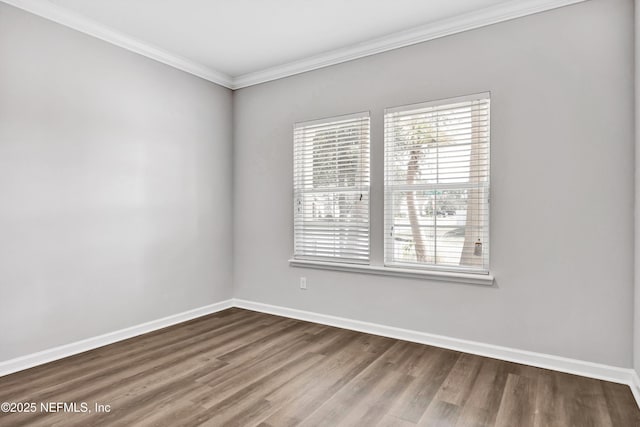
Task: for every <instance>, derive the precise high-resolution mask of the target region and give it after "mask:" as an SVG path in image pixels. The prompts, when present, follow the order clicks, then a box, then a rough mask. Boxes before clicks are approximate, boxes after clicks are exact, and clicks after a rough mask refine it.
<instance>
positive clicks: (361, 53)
mask: <svg viewBox="0 0 640 427" xmlns="http://www.w3.org/2000/svg"><path fill="white" fill-rule="evenodd" d="M0 1H2V2H4V3H7V4H10V5H12V6H15V7H17V8H20V9H23V10H26V11H27V12H30V13H33V14H35V15H38V16H41V17H43V18H45V19H49V20H51V21H54V22H57V23H59V24H62V25H64V26H67V27H69V28H73V29H74V30H77V31H80V32H82V33H85V34H89V35H91V36H93V37H96V38H98V39H101V40H104V41H106V42H109V43H112V44H114V45H116V46H120V47H122V48H124V49H127V50H130V51H132V52H135V53H138V54H140V55H143V56H146V57H148V58H151V59H155V60H156V61H159V62H162V63H163V64H167V65H169V66H171V67H174V68H177V69H179V70H182V71H185V72H187V73H190V74H193V75H196V76H198V77H202V78H203V79H205V80H208V81H210V82H213V83H216V84H219V85H221V86H225V87H227V88H230V89H240V88H243V87H247V86H253V85H256V84H260V83H264V82H268V81H272V80H277V79H281V78H283V77H288V76H292V75H295V74H300V73H304V72H307V71H312V70H316V69H319V68H324V67H328V66H330V65H335V64H340V63H342V62H347V61H351V60H354V59H358V58H362V57H365V56H369V55H375V54H378V53H382V52H386V51H389V50H393V49H398V48H401V47H405V46H410V45H413V44H417V43H422V42H425V41H429V40H434V39H437V38H440V37H445V36H449V35H452V34H457V33H461V32H464V31H468V30H473V29H476V28H480V27H484V26H487V25H493V24H497V23H499V22H504V21H508V20H511V19H515V18H520V17H523V16H527V15H532V14H534V13H539V12H544V11H547V10H551V9H556V8H559V7H563V6H568V5H571V4H575V3H581V2H583V1H587V0H520V1H517V2H515V1H514V2H505V3H502V4H498V5H496V6H493V7H488V8H484V9H480V10H477V11H474V12H470V13H466V14H462V15H459V16H455V17H452V18H448V19H442V20H439V21H434V22H431V23H429V24H426V25H423V26H420V27H416V28H412V29H408V30H405V31H400V32H397V33H393V34H389V35H387V36H384V37H379V38H376V39H373V40H369V41H367V42H363V43H359V44H356V45H352V46H347V47H344V48H341V49H336V50H332V51H329V52H325V53H323V54H320V55H315V56H311V57H307V58H304V59H301V60H298V61H293V62H290V63H287V64H284V65H279V66H276V67H270V68H266V69H263V70H258V71H255V72H252V73H247V74H243V75H240V76H235V77H232V76H229V75H227V74H225V73H222V72H220V71H217V70H214V69H213V68H211V67H208V66H205V65H203V64H200V63H198V62H196V61H192V60H190V59H186V58H184V57H182V56H180V55H176V54H174V53H171V52H169V51H166V50H164V49H161V48H159V47H157V46H153V45H151V44H149V43H146V42H143V41H141V40H138V39H135V38H133V37H130V36H128V35H126V34H124V33H121V32H119V31H116V30H114V29H112V28H110V27H107V26H105V25H102V24H100V23H98V22H96V21H94V20H92V19H89V18H86V17H84V16H82V15H80V14H77V13H75V12H72V11H71V10H69V9H67V8H64V7H61V6H58V5H55V4H53V3H51V2H49V1H45V0H0Z"/></svg>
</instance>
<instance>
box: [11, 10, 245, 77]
mask: <svg viewBox="0 0 640 427" xmlns="http://www.w3.org/2000/svg"><path fill="white" fill-rule="evenodd" d="M0 1H2V2H3V3H6V4H9V5H11V6H14V7H17V8H19V9H22V10H25V11H27V12H30V13H32V14H34V15H38V16H40V17H42V18H45V19H48V20H50V21H54V22H57V23H58V24H61V25H64V26H65V27H69V28H72V29H74V30H77V31H80V32H81V33H85V34H88V35H90V36H93V37H95V38H98V39H100V40H103V41H106V42H108V43H111V44H114V45H116V46H119V47H121V48H123V49H127V50H129V51H131V52H135V53H137V54H140V55H142V56H146V57H147V58H151V59H154V60H156V61H158V62H162V63H163V64H166V65H169V66H171V67H173V68H177V69H178V70H182V71H184V72H187V73H189V74H193V75H195V76H198V77H201V78H203V79H205V80H208V81H210V82H213V83H216V84H219V85H221V86H224V87H227V88H231V87H232V86H233V78H232V77H231V76H228V75H226V74H225V73H222V72H220V71H217V70H214V69H212V68H209V67H207V66H204V65H202V64H199V63H197V62H195V61H192V60H189V59H186V58H183V57H181V56H179V55H175V54H173V53H171V52H169V51H167V50H164V49H162V48H159V47H156V46H153V45H151V44H149V43H146V42H143V41H141V40H138V39H136V38H134V37H131V36H128V35H126V34H124V33H121V32H119V31H116V30H114V29H112V28H109V27H107V26H104V25H102V24H100V23H98V22H96V21H94V20H92V19H89V18H86V17H84V16H82V15H79V14H77V13H74V12H72V11H70V10H68V9H66V8H63V7H60V6H58V5H55V4H53V3H51V2H48V1H44V0H0Z"/></svg>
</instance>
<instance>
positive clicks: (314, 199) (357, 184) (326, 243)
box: [293, 113, 369, 264]
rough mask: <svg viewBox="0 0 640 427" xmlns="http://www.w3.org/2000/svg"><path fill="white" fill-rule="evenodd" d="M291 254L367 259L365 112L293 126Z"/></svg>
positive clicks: (361, 260) (367, 144) (314, 257)
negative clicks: (292, 228)
mask: <svg viewBox="0 0 640 427" xmlns="http://www.w3.org/2000/svg"><path fill="white" fill-rule="evenodd" d="M293 139H294V149H293V158H294V183H293V188H294V258H297V259H316V260H328V261H337V262H352V263H364V264H366V263H368V262H369V113H358V114H352V115H348V116H340V117H334V118H331V119H324V120H316V121H312V122H304V123H297V124H296V125H295V126H294V137H293Z"/></svg>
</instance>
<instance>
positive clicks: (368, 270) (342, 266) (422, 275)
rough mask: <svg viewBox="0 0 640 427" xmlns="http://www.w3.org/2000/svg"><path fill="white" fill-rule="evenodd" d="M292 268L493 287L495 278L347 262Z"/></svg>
mask: <svg viewBox="0 0 640 427" xmlns="http://www.w3.org/2000/svg"><path fill="white" fill-rule="evenodd" d="M289 265H290V266H291V267H306V268H315V269H320V270H337V271H347V272H352V273H365V274H377V275H381V276H395V277H406V278H411V279H426V280H439V281H443V282H458V283H468V284H473V285H485V286H492V285H493V280H494V277H493V276H492V275H491V274H486V273H477V274H474V273H460V272H455V271H436V270H422V269H417V268H398V267H383V266H377V265H368V264H349V263H346V262H328V261H313V260H307V259H294V258H292V259H290V260H289Z"/></svg>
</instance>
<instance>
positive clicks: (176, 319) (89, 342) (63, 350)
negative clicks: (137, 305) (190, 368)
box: [0, 299, 233, 377]
mask: <svg viewBox="0 0 640 427" xmlns="http://www.w3.org/2000/svg"><path fill="white" fill-rule="evenodd" d="M232 306H233V300H231V299H228V300H226V301H221V302H218V303H215V304H210V305H206V306H204V307H199V308H195V309H193V310H188V311H184V312H182V313H178V314H173V315H171V316H167V317H163V318H162V319H157V320H152V321H150V322H145V323H141V324H139V325H136V326H131V327H128V328H125V329H120V330H119V331H114V332H109V333H106V334H104V335H99V336H96V337H91V338H87V339H84V340H81V341H76V342H73V343H70V344H66V345H61V346H59V347H54V348H50V349H48V350H44V351H40V352H38V353H32V354H28V355H26V356H21V357H16V358H15V359H9V360H5V361H3V362H0V377H2V376H4V375H8V374H11V373H14V372H18V371H22V370H24V369H29V368H32V367H34V366H38V365H42V364H44V363H49V362H53V361H54V360H58V359H62V358H65V357H69V356H73V355H74V354H78V353H82V352H85V351H89V350H93V349H95V348H98V347H102V346H105V345H109V344H113V343H115V342H118V341H122V340H126V339H129V338H132V337H135V336H138V335H142V334H146V333H148V332H152V331H155V330H158V329H162V328H166V327H167V326H171V325H175V324H177V323H182V322H186V321H187V320H191V319H195V318H196V317H201V316H206V315H207V314H212V313H216V312H218V311H222V310H226V309H227V308H231V307H232Z"/></svg>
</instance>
